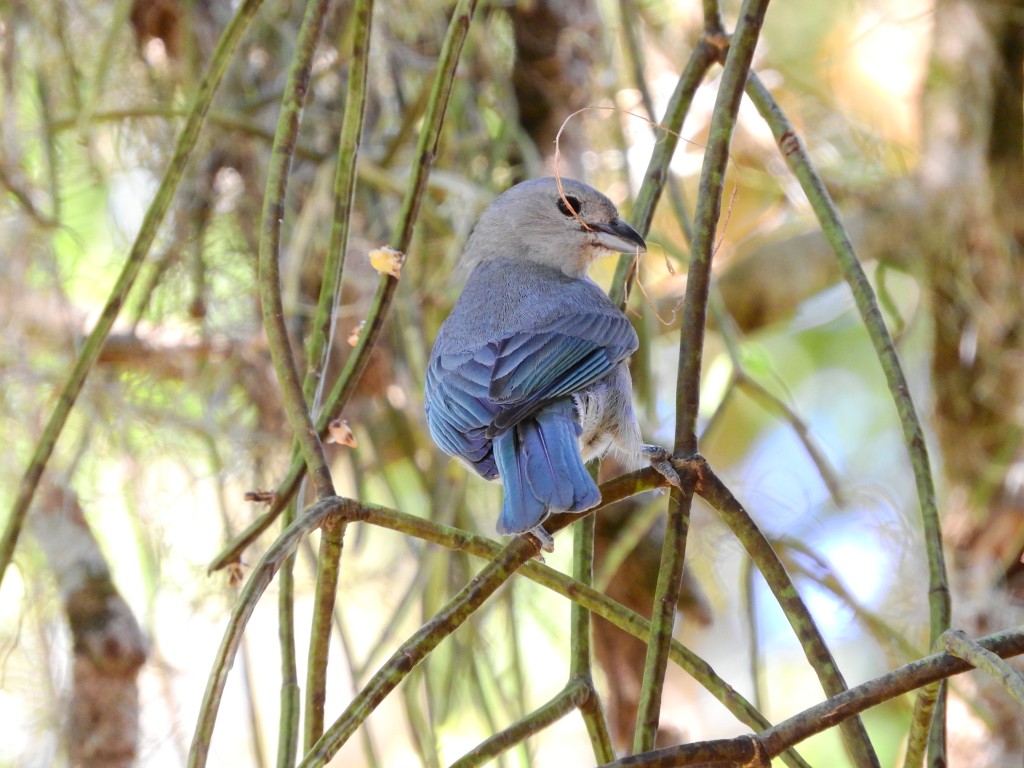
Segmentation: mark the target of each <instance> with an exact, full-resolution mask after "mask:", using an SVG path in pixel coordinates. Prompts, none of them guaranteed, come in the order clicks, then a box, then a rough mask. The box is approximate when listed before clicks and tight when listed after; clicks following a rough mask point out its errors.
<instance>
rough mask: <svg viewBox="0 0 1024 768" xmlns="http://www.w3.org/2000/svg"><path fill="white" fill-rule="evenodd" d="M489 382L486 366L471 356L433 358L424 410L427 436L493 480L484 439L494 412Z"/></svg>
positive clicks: (494, 471) (494, 468)
mask: <svg viewBox="0 0 1024 768" xmlns="http://www.w3.org/2000/svg"><path fill="white" fill-rule="evenodd" d="M489 380H490V370H489V366H486V365H484V364H483V363H481V362H480V360H478V359H476V358H475V357H473V356H472V355H458V356H456V357H455V358H454V359H444V358H441V357H435V358H434V359H433V360H431V363H430V366H429V367H428V369H427V387H426V410H427V425H428V426H429V428H430V434H431V436H432V437H433V438H434V440H435V441H436V442H437V444H438V445H439V446H440V447H441V449H442V450H443V451H444V452H445V453H447V454H449V455H450V456H458V457H460V458H462V459H464V460H465V461H466V462H467V463H469V465H470V466H472V468H473V469H474V470H475V471H476V472H477V473H478V474H479V475H481V476H482V477H484V478H485V479H487V480H493V479H494V478H495V477H496V476H497V474H498V469H497V466H496V465H495V463H494V457H493V455H492V453H491V439H490V438H489V437H488V436H487V435H486V429H487V426H488V425H489V424H490V423H491V421H492V420H493V418H494V412H495V409H494V407H493V406H492V405H491V404H490V403H489V402H488V399H487V386H488V382H489Z"/></svg>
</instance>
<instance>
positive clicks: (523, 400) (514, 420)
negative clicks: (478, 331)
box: [487, 307, 637, 437]
mask: <svg viewBox="0 0 1024 768" xmlns="http://www.w3.org/2000/svg"><path fill="white" fill-rule="evenodd" d="M636 347H637V338H636V332H635V331H634V330H633V327H632V325H630V323H629V321H628V320H627V319H626V317H625V316H624V315H622V314H621V313H614V314H613V313H611V312H609V311H607V310H606V309H604V308H603V307H598V308H595V309H593V310H589V309H588V310H584V311H579V310H578V309H577V310H576V311H575V312H573V313H572V314H563V315H558V316H554V317H551V318H546V319H545V320H543V321H542V322H541V323H539V324H538V325H537V326H535V327H532V328H529V329H525V330H522V331H519V332H518V333H515V334H512V335H510V336H508V337H506V338H504V339H501V340H500V341H498V342H497V344H496V345H495V348H494V350H495V361H494V368H493V373H492V375H491V381H490V385H489V387H488V391H487V394H488V397H489V399H490V400H491V401H493V402H494V403H495V404H497V405H499V406H501V410H500V411H499V412H498V413H497V414H496V416H495V418H494V421H493V422H492V424H491V425H490V428H489V429H488V430H487V433H488V435H489V436H491V437H493V436H494V435H496V434H500V433H501V432H503V431H505V430H507V429H508V428H509V427H511V426H514V425H515V424H518V423H519V422H520V421H522V420H523V419H524V418H526V417H527V416H529V415H530V414H531V413H533V412H535V411H536V410H537V409H539V408H542V407H543V406H544V405H545V404H546V403H549V402H551V401H552V400H556V399H558V398H562V397H566V396H569V395H571V394H572V393H574V392H578V391H580V390H581V389H584V388H585V387H587V386H589V385H590V384H592V383H593V382H595V381H597V380H599V379H601V378H603V377H604V376H607V375H608V374H609V373H611V372H612V370H614V368H615V366H617V365H618V364H619V363H620V362H622V361H623V360H624V359H626V358H627V357H629V355H631V354H632V353H633V352H634V351H635V350H636Z"/></svg>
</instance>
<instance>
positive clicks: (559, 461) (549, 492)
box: [426, 178, 678, 548]
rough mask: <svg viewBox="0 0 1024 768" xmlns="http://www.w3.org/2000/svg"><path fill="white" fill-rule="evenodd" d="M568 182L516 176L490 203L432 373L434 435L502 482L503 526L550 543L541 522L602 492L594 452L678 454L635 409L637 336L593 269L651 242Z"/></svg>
mask: <svg viewBox="0 0 1024 768" xmlns="http://www.w3.org/2000/svg"><path fill="white" fill-rule="evenodd" d="M561 185H562V189H561V191H559V187H558V184H557V183H556V181H555V179H553V178H543V179H534V180H532V181H526V182H523V183H521V184H517V185H516V186H514V187H512V188H511V189H509V190H507V191H506V192H505V193H504V194H502V195H500V196H499V197H498V198H497V199H496V200H495V201H494V202H493V203H492V204H491V205H490V207H489V208H487V210H486V211H484V213H483V215H482V216H481V217H480V220H479V221H478V222H477V224H476V227H474V229H473V232H472V234H471V235H470V237H469V241H468V242H467V243H466V249H465V253H464V254H463V259H462V264H463V266H464V268H465V269H467V270H471V273H470V276H469V280H468V281H467V283H466V286H465V288H463V291H462V295H461V296H460V297H459V300H458V302H457V303H456V304H455V308H454V309H453V310H452V313H451V315H449V317H448V319H447V320H445V322H444V324H443V325H442V326H441V330H440V332H439V333H438V336H437V339H436V340H435V342H434V349H433V351H432V353H431V355H430V363H429V366H428V368H427V382H426V412H427V423H428V425H429V427H430V434H431V435H432V436H433V438H434V441H435V442H436V443H437V444H438V446H439V447H440V448H441V449H442V450H443V451H445V453H448V454H449V455H451V456H454V457H455V458H457V459H459V460H461V461H462V462H463V463H465V464H466V465H468V466H469V467H470V468H471V469H472V470H473V471H474V472H476V473H477V474H479V475H480V476H481V477H484V478H485V479H487V480H499V481H500V482H501V483H502V485H503V486H504V499H503V502H502V507H501V515H500V516H499V518H498V532H499V533H502V534H517V533H524V532H526V531H531V532H533V533H534V534H535V535H537V537H538V538H539V539H540V540H541V542H542V543H543V544H545V545H546V548H547V547H549V546H550V541H551V539H550V536H549V535H548V534H547V533H546V532H545V531H544V529H543V527H542V525H541V524H542V523H543V522H544V520H545V519H546V518H547V516H548V515H549V514H550V513H551V512H552V511H569V512H579V511H583V510H586V509H590V508H591V507H594V506H596V505H597V504H598V503H599V502H600V501H601V494H600V492H599V491H598V488H597V485H596V483H595V482H594V480H593V479H592V478H591V477H590V475H589V473H588V472H587V469H586V467H585V466H584V464H585V462H586V461H589V460H590V459H592V458H595V457H599V456H602V455H603V454H604V453H605V452H606V451H608V450H609V449H614V450H616V451H617V452H618V453H619V454H621V456H622V457H623V458H624V459H625V461H626V463H627V465H633V466H637V465H639V462H638V459H641V458H643V457H644V456H646V458H647V459H649V460H651V461H652V463H654V464H655V466H659V465H661V466H659V469H660V470H661V471H663V473H665V472H666V471H667V472H668V473H672V474H673V475H674V473H673V472H672V470H671V465H670V464H669V463H668V461H667V459H668V454H667V452H666V451H665V450H664V449H661V448H658V447H656V446H649V445H645V444H644V443H643V440H642V439H641V437H640V426H639V424H637V420H636V416H635V415H634V413H633V398H632V395H633V387H632V383H631V381H630V377H629V369H628V368H627V361H628V359H629V356H630V355H631V354H632V353H633V352H634V351H635V350H636V348H637V346H638V340H637V335H636V332H635V331H634V330H633V327H632V325H630V323H629V320H627V319H626V316H625V315H624V314H623V313H622V312H621V311H620V310H619V308H618V307H617V306H615V304H613V303H612V301H611V300H610V299H609V298H608V296H607V295H606V294H605V292H604V291H603V290H601V288H599V287H598V286H597V284H596V283H594V281H593V280H591V279H590V278H589V277H588V276H587V270H588V269H589V267H590V265H591V264H592V263H593V262H594V260H595V259H597V258H599V257H601V256H606V255H608V254H611V253H616V252H617V253H629V252H633V251H636V252H641V253H642V252H644V251H645V250H646V249H647V246H646V244H645V243H644V240H643V238H642V237H641V236H640V235H639V234H638V233H637V232H636V230H634V229H633V228H632V227H631V226H629V224H627V223H626V222H625V221H623V220H622V219H621V218H620V217H619V213H618V211H617V210H616V208H615V206H614V204H613V203H612V202H611V200H609V199H608V198H607V197H605V196H604V195H603V194H601V193H600V192H598V191H597V190H596V189H594V188H592V187H590V186H588V185H587V184H584V183H582V182H579V181H575V180H573V179H566V178H563V179H561ZM666 465H667V467H666ZM670 479H671V478H670ZM676 482H678V480H676Z"/></svg>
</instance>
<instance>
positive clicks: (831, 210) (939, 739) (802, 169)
mask: <svg viewBox="0 0 1024 768" xmlns="http://www.w3.org/2000/svg"><path fill="white" fill-rule="evenodd" d="M747 92H748V94H749V95H750V98H751V100H752V101H753V102H754V105H755V106H756V107H757V110H758V112H760V113H761V116H762V117H763V118H764V120H765V122H767V123H768V125H769V127H770V128H771V131H772V134H773V135H774V136H775V140H776V141H777V142H778V144H779V148H780V150H781V151H782V154H783V156H784V157H785V159H786V163H787V164H788V165H789V167H790V170H791V171H792V172H793V174H794V175H795V176H796V177H797V180H798V181H799V182H800V186H801V188H802V189H803V190H804V193H805V194H806V195H807V198H808V200H810V203H811V207H812V208H813V209H814V213H815V215H816V216H817V217H818V221H819V223H820V224H821V228H822V232H823V233H824V235H825V237H826V239H827V240H828V242H829V244H830V245H831V246H832V249H833V250H834V251H835V253H836V257H837V258H838V260H839V266H840V269H841V270H842V273H843V277H844V278H845V279H846V282H847V283H848V284H849V286H850V289H851V291H852V292H853V298H854V301H855V303H856V305H857V309H858V311H859V312H860V314H861V318H862V319H863V322H864V325H865V327H866V328H867V331H868V336H869V337H870V338H871V343H872V345H873V346H874V348H875V354H876V355H877V356H878V360H879V363H881V366H882V371H883V373H884V374H885V380H886V383H887V384H888V386H889V392H890V395H891V397H892V399H893V403H894V404H895V406H896V411H897V413H898V414H899V419H900V425H901V426H902V428H903V439H904V442H905V444H906V449H907V453H908V454H909V456H910V464H911V467H912V468H913V472H914V480H915V482H916V485H917V496H918V504H919V505H920V508H921V524H922V528H923V530H924V539H925V547H926V549H927V552H928V606H929V611H930V642H931V644H932V645H934V644H935V643H936V642H938V639H939V637H940V636H941V635H942V633H943V632H945V631H946V630H947V629H949V623H950V614H951V599H950V591H949V579H948V577H947V575H946V563H945V556H944V555H943V552H942V526H941V523H940V521H939V511H938V503H937V501H936V496H935V483H934V481H933V479H932V471H931V462H930V459H929V457H928V446H927V443H926V442H925V437H924V430H923V429H922V427H921V421H920V419H919V417H918V415H917V409H916V407H915V406H914V401H913V399H912V398H911V396H910V387H909V385H908V384H907V379H906V376H905V375H904V373H903V366H902V364H901V363H900V359H899V354H898V353H897V351H896V346H895V344H893V341H892V337H891V336H890V335H889V330H888V328H886V325H885V319H884V318H883V317H882V313H881V310H879V308H878V302H877V301H876V300H875V295H874V291H873V290H872V288H871V283H870V282H869V281H868V278H867V275H866V274H865V273H864V270H863V268H862V267H861V265H860V262H859V261H858V260H857V255H856V254H855V253H854V250H853V245H852V244H851V242H850V238H849V235H847V233H846V230H845V229H844V227H843V224H842V221H841V219H840V217H839V212H838V211H837V210H836V207H835V205H834V204H833V202H832V198H831V196H830V195H829V193H828V190H827V189H826V188H825V184H824V182H823V181H822V180H821V177H820V176H819V175H818V173H817V172H816V171H815V169H814V166H813V165H812V164H811V162H810V159H809V158H808V156H807V152H806V150H805V149H804V147H803V143H802V142H801V141H800V138H799V136H798V135H797V133H796V131H795V130H794V129H793V126H792V124H791V123H790V122H789V119H788V118H787V117H786V115H785V114H784V113H783V112H782V110H781V109H780V108H779V105H778V104H777V103H776V102H775V99H774V98H773V97H772V95H771V93H770V92H769V91H768V89H767V88H765V86H764V84H763V83H762V82H761V81H760V79H758V77H757V76H756V75H751V77H750V80H749V81H748V84H747ZM936 706H937V711H936V715H937V716H938V718H939V724H938V725H937V729H936V731H934V735H935V739H936V748H937V749H938V750H939V751H940V752H941V751H943V750H944V747H943V746H942V744H943V743H944V741H945V737H944V735H943V734H944V727H945V725H944V722H945V717H944V711H945V697H944V696H943V695H940V696H939V697H938V699H937V702H936Z"/></svg>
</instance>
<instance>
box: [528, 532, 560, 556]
mask: <svg viewBox="0 0 1024 768" xmlns="http://www.w3.org/2000/svg"><path fill="white" fill-rule="evenodd" d="M527 533H529V534H532V535H533V536H534V538H536V539H537V541H539V542H540V548H541V549H542V550H543V551H544V552H547V553H548V554H551V553H552V552H554V551H555V537H554V536H552V535H551V534H550V533H548V532H547V531H546V530H544V526H543V525H538V526H537V527H536V528H531V529H530V530H528V531H527ZM537 557H538V558H540V560H541V561H543V560H544V558H543V557H540V555H538V556H537Z"/></svg>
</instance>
